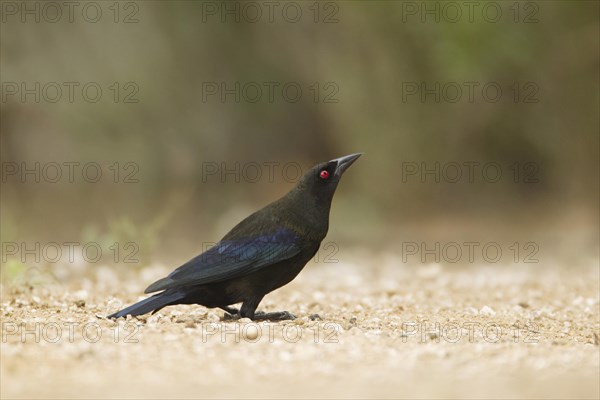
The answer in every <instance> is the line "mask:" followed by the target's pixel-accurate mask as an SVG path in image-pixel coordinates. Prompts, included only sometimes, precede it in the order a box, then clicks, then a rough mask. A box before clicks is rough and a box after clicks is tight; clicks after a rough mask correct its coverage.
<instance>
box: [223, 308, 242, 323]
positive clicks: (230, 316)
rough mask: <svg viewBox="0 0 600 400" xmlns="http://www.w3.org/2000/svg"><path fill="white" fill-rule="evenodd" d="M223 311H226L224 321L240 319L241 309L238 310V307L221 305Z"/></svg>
mask: <svg viewBox="0 0 600 400" xmlns="http://www.w3.org/2000/svg"><path fill="white" fill-rule="evenodd" d="M220 308H221V309H222V310H223V311H225V314H223V321H231V320H236V319H240V318H241V317H240V310H238V309H237V308H233V307H220Z"/></svg>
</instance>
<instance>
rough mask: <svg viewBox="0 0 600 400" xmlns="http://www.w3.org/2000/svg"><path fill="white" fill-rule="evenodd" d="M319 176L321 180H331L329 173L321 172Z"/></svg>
mask: <svg viewBox="0 0 600 400" xmlns="http://www.w3.org/2000/svg"><path fill="white" fill-rule="evenodd" d="M319 176H320V177H321V179H327V178H329V172H327V171H325V170H323V171H321V173H320V174H319Z"/></svg>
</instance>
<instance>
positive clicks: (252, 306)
mask: <svg viewBox="0 0 600 400" xmlns="http://www.w3.org/2000/svg"><path fill="white" fill-rule="evenodd" d="M261 300H262V296H260V297H254V298H250V299H246V300H245V301H244V302H243V303H242V308H241V309H240V317H242V318H250V319H254V314H255V313H256V307H258V303H260V301H261Z"/></svg>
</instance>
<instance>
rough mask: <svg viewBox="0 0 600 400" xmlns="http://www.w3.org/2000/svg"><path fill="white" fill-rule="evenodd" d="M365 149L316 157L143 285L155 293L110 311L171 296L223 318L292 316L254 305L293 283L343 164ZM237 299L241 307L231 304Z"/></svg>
mask: <svg viewBox="0 0 600 400" xmlns="http://www.w3.org/2000/svg"><path fill="white" fill-rule="evenodd" d="M362 154H363V153H354V154H350V155H347V156H344V157H339V158H336V159H333V160H330V161H327V162H323V163H319V164H317V165H316V166H314V167H313V168H311V169H310V170H308V171H307V172H306V173H305V174H304V175H303V176H302V177H301V178H300V180H299V181H298V183H297V184H296V186H295V187H293V188H292V189H291V190H290V191H289V192H288V193H287V194H285V195H284V196H283V197H281V198H279V199H278V200H275V201H274V202H272V203H270V204H268V205H267V206H265V207H263V208H262V209H260V210H258V211H256V212H254V213H253V214H251V215H249V216H248V217H246V218H245V219H243V220H242V221H241V222H240V223H238V224H237V225H236V226H235V227H233V229H231V231H229V232H228V233H227V234H226V235H225V236H224V237H223V238H222V239H221V240H220V241H219V242H218V243H216V244H215V245H214V246H213V247H211V248H209V249H208V250H206V251H205V252H204V253H202V254H200V255H198V256H196V257H194V258H192V259H191V260H189V261H188V262H186V263H185V264H183V265H181V266H180V267H179V268H176V269H175V270H174V271H173V272H171V273H170V274H169V275H168V276H167V277H165V278H162V279H160V280H158V281H156V282H154V283H153V284H151V285H150V286H148V288H147V289H146V290H145V292H144V293H148V294H149V293H155V292H159V293H157V294H154V295H153V296H151V297H148V298H146V299H144V300H141V301H140V302H138V303H135V304H133V305H131V306H129V307H127V308H124V309H123V310H121V311H118V312H116V313H113V314H111V315H109V316H108V317H107V318H110V319H114V318H120V317H125V316H127V315H131V316H138V315H143V314H147V313H149V312H151V311H152V312H153V313H155V312H157V311H158V310H160V309H162V308H163V307H166V306H170V305H176V304H198V305H202V306H205V307H208V308H220V309H222V310H223V311H225V312H226V313H227V314H225V315H224V317H226V318H249V319H251V320H253V321H260V320H271V321H283V320H291V319H295V318H296V316H295V315H294V314H292V313H290V312H289V311H277V312H269V313H266V312H260V311H256V309H257V308H258V305H259V303H260V302H261V301H262V299H263V297H264V296H265V295H266V294H268V293H270V292H272V291H274V290H275V289H278V288H280V287H282V286H284V285H286V284H288V283H290V282H291V281H292V280H293V279H294V278H295V277H296V276H297V275H298V274H299V273H300V271H301V270H302V269H303V268H304V266H305V265H306V263H307V262H308V261H310V260H311V259H312V258H313V256H314V255H315V254H316V252H317V250H318V249H319V246H320V245H321V242H322V241H323V239H324V238H325V236H326V235H327V232H328V230H329V214H330V209H331V202H332V200H333V195H334V194H335V191H336V189H337V187H338V184H339V182H340V179H341V177H342V175H343V174H344V172H345V171H346V170H347V169H348V168H349V167H350V165H352V164H353V163H354V162H355V161H356V160H357V159H358V158H359V157H360V156H361V155H362ZM238 303H241V307H240V308H239V309H238V308H234V307H233V305H236V304H238Z"/></svg>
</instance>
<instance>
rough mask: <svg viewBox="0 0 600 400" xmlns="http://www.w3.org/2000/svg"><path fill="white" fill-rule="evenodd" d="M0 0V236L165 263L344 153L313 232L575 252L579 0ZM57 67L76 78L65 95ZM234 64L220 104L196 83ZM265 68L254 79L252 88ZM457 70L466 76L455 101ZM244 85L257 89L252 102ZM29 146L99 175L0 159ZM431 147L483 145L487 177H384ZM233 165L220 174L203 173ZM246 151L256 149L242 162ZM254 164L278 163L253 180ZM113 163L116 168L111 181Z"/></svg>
mask: <svg viewBox="0 0 600 400" xmlns="http://www.w3.org/2000/svg"><path fill="white" fill-rule="evenodd" d="M3 3H4V4H3V15H2V18H3V20H2V25H1V41H0V44H1V75H2V76H1V80H2V84H3V86H2V91H3V93H2V95H3V98H2V103H1V113H0V117H1V127H0V135H1V138H0V140H1V153H0V154H1V159H2V163H3V172H4V173H5V175H3V180H2V192H1V201H2V207H1V235H2V241H3V242H7V241H14V242H28V243H29V242H34V241H45V242H48V241H54V242H58V243H62V242H68V241H91V240H96V241H104V242H106V243H111V242H113V241H119V242H121V243H124V242H127V241H134V242H136V243H138V244H139V247H140V254H141V255H142V256H143V257H142V258H141V261H140V263H141V265H144V264H145V263H148V262H151V261H153V260H164V261H168V262H171V263H177V262H179V261H185V260H187V259H188V258H190V257H191V256H193V255H194V254H195V253H196V252H197V251H198V250H199V249H200V243H203V242H210V241H217V240H218V239H219V238H220V237H221V235H222V234H224V233H225V232H226V231H227V230H228V229H229V228H231V227H232V226H233V225H234V224H235V223H236V222H237V221H239V220H240V219H241V218H242V217H244V216H246V215H247V214H248V213H250V212H251V211H253V210H256V209H258V208H260V207H262V206H263V205H265V204H267V203H268V202H270V201H272V200H274V199H276V198H278V197H279V196H281V195H283V194H284V193H285V192H286V191H287V190H289V189H290V188H291V187H292V186H293V182H289V181H290V179H285V178H286V176H285V175H284V173H283V167H284V166H286V165H294V166H295V165H300V166H301V167H302V168H303V170H306V169H308V168H310V167H311V166H312V165H314V164H316V163H317V162H321V161H326V160H329V159H332V158H335V157H339V156H342V155H345V154H349V153H353V152H358V151H361V152H364V153H365V155H364V156H363V157H362V158H361V159H360V160H359V161H358V162H357V163H356V164H355V165H354V166H353V167H352V168H351V169H350V170H349V171H348V173H347V174H346V175H345V177H344V179H343V181H342V183H341V185H340V187H339V189H338V193H337V195H336V198H335V200H334V205H333V209H332V215H331V230H330V236H329V238H328V239H330V240H333V241H337V242H340V243H343V246H346V247H342V249H344V248H349V247H352V248H356V247H359V248H364V249H367V250H368V251H379V250H381V249H392V250H394V249H397V247H398V243H400V242H402V241H421V240H455V241H460V240H486V239H489V240H505V243H508V242H510V241H516V240H521V241H536V242H540V243H541V242H543V243H544V244H545V246H542V247H541V252H542V254H550V255H552V254H553V252H554V251H556V252H559V253H560V254H561V256H564V257H565V259H568V260H576V259H578V258H579V257H584V256H585V257H590V256H591V257H594V258H597V254H598V200H599V198H598V168H599V140H598V138H599V134H598V133H599V68H600V65H599V54H598V47H599V36H600V35H599V4H598V2H595V1H549V2H492V3H493V5H492V6H493V7H495V8H494V9H492V11H494V10H495V9H496V8H498V7H499V8H500V10H501V17H500V18H498V19H497V21H491V20H489V19H490V18H487V19H486V17H485V16H484V15H483V14H482V10H483V9H484V8H485V7H486V5H487V4H488V2H477V4H478V5H477V7H476V8H475V10H474V14H473V18H472V19H471V20H470V18H469V17H468V15H467V12H468V10H467V9H466V8H464V6H460V4H462V3H460V2H459V3H456V4H459V7H460V8H461V12H462V16H461V17H460V18H458V19H456V18H454V16H455V14H454V12H455V10H453V9H451V8H444V6H445V5H446V4H447V3H443V2H426V3H425V2H378V1H370V2H367V1H340V2H322V3H317V4H316V5H315V3H314V2H302V1H300V2H295V3H293V4H295V5H294V6H289V7H294V8H293V9H287V12H288V14H285V17H287V19H286V18H285V17H284V12H283V11H282V10H283V8H284V7H285V6H286V5H287V4H289V3H286V2H277V4H278V6H277V7H276V8H275V9H274V10H273V15H272V18H270V16H269V14H268V8H267V5H265V3H262V2H258V3H253V4H258V8H259V9H261V12H262V16H261V17H259V18H258V20H256V21H255V22H252V20H255V19H256V18H257V17H256V14H255V11H256V10H255V9H252V8H250V9H248V8H246V7H247V4H246V3H243V2H242V3H235V2H230V3H227V4H225V3H222V2H192V1H173V2H166V1H148V2H122V3H117V4H118V7H117V10H115V9H114V7H115V6H114V5H113V2H98V3H96V4H98V5H100V8H101V11H102V18H100V20H99V21H98V22H95V23H92V22H89V21H86V20H85V18H83V17H82V13H81V10H82V8H83V6H84V5H85V4H86V2H81V6H79V8H78V9H76V10H75V13H74V18H73V19H74V20H73V22H70V21H68V18H67V16H66V15H64V14H63V16H62V18H61V19H60V20H58V21H57V22H48V21H45V19H53V18H54V11H53V10H52V9H46V10H45V11H44V9H43V8H42V9H40V13H42V14H40V22H39V23H38V22H35V19H34V17H32V16H30V15H29V16H27V15H25V22H23V21H22V15H21V14H19V13H18V12H19V11H17V14H13V11H14V10H13V9H11V8H9V9H6V8H4V7H5V6H6V2H3ZM32 3H37V2H31V3H30V4H32ZM16 4H17V5H18V4H21V3H20V2H19V3H16ZM40 4H41V3H38V6H39V7H43V5H40ZM111 6H112V7H113V8H112V9H111V8H110V7H111ZM31 7H35V6H31ZM214 7H216V11H215V8H214ZM224 7H230V8H229V9H230V10H233V11H232V13H233V14H227V13H225V14H221V13H222V12H223V8H224ZM236 7H237V8H236ZM251 7H254V6H251ZM423 7H431V9H433V10H434V11H433V13H434V14H427V13H426V12H425V9H424V8H423ZM435 7H438V8H437V10H438V11H435V10H436V8H435ZM490 7H491V6H490ZM297 8H299V9H300V10H301V12H302V15H301V17H300V18H299V20H298V22H291V21H289V19H295V18H294V12H295V10H296V9H297ZM415 10H416V11H415ZM88 11H89V10H88ZM116 11H118V13H117V12H116ZM488 11H489V10H488ZM492 11H489V15H493V14H494V13H493V12H492ZM44 12H46V14H43V13H44ZM63 12H66V11H65V9H63ZM90 12H91V11H90ZM436 13H437V16H436ZM489 15H488V17H489ZM438 17H439V22H438V21H436V18H438ZM236 18H239V21H236ZM115 20H116V21H117V22H115ZM453 20H455V22H453ZM315 21H316V22H315ZM126 22H128V23H126ZM23 82H25V84H26V85H27V86H26V87H28V88H35V82H40V85H41V86H40V87H41V88H42V89H43V87H44V86H45V85H47V84H48V83H52V82H55V83H57V84H58V85H60V86H62V88H63V94H62V97H61V98H60V99H59V100H58V101H56V102H52V101H48V99H50V100H52V99H53V97H52V96H53V92H52V89H53V86H52V85H50V86H47V87H46V89H47V92H46V93H44V92H43V90H42V89H40V91H39V92H40V93H41V95H40V97H41V98H40V101H39V102H36V101H35V95H31V94H30V95H26V96H25V98H24V99H23V98H22V97H21V94H22V93H21V92H18V93H16V94H13V93H12V91H13V90H14V88H15V84H16V85H17V87H18V89H19V90H21V86H20V85H21V84H22V83H23ZM64 82H76V83H77V84H78V85H79V86H77V87H76V88H75V90H74V99H73V101H72V102H71V101H70V100H69V98H68V95H67V90H66V86H64ZM90 82H93V83H95V85H96V86H100V87H101V88H102V91H103V92H102V97H101V98H100V99H99V101H97V102H91V101H88V100H86V99H84V98H83V97H82V92H81V88H82V87H83V86H84V85H85V84H86V83H90ZM115 82H116V83H117V86H114V85H115ZM236 82H239V83H240V85H241V86H240V87H241V88H244V87H245V88H246V89H247V90H248V91H247V92H243V90H242V89H240V91H239V92H238V95H239V96H240V100H239V102H237V101H236V100H235V95H232V94H230V95H225V101H222V97H221V95H222V92H221V91H218V92H217V94H214V95H213V94H211V93H212V92H210V90H211V89H214V87H213V86H211V85H214V84H215V83H216V85H217V86H219V85H220V84H221V83H224V84H225V85H226V88H230V89H231V88H235V84H236ZM265 82H276V84H275V85H276V86H275V89H274V97H273V101H270V100H269V98H268V96H267V94H268V93H267V90H266V89H265V88H266V86H265ZM436 82H438V83H439V84H440V88H446V89H447V90H448V91H447V92H444V91H443V90H441V89H440V91H438V94H439V95H440V99H439V101H436V98H435V95H431V94H430V95H427V94H425V97H424V98H422V97H421V95H422V93H421V92H418V93H417V94H410V93H411V92H410V90H412V89H414V85H417V86H418V87H420V88H421V87H423V86H420V85H425V86H424V87H425V88H429V89H431V88H435V87H436V86H435V85H436ZM465 82H476V83H477V85H478V86H475V89H474V98H473V101H470V99H469V98H468V96H467V91H466V88H467V86H465ZM290 83H291V86H293V87H300V88H301V89H302V95H301V96H300V97H299V99H298V101H295V102H292V101H289V99H288V98H286V97H285V95H284V94H282V90H281V89H282V87H283V86H284V85H286V84H290ZM489 83H492V84H493V85H494V86H499V87H501V88H502V95H501V96H500V97H499V99H498V101H496V102H492V101H489V99H486V97H485V96H484V94H482V87H483V86H484V85H486V84H489ZM248 84H250V85H248ZM277 85H278V86H277ZM315 85H316V86H315ZM444 85H445V86H444ZM256 86H258V87H262V88H263V89H264V92H263V93H262V97H261V98H260V99H258V100H257V101H252V100H253V99H254V98H255V96H254V92H252V90H254V89H255V88H256ZM456 86H459V87H461V88H462V89H463V93H462V96H461V97H460V98H458V100H457V101H454V100H455V96H454V92H452V90H453V88H454V89H455V88H456ZM111 88H112V89H111ZM116 88H118V90H119V91H118V93H117V91H116ZM317 88H318V90H317ZM219 90H220V89H219ZM290 93H291V92H290ZM288 94H289V93H288ZM115 95H116V96H117V97H116V100H117V101H115ZM132 100H133V101H134V102H128V101H132ZM315 100H316V101H315ZM330 100H334V101H330ZM36 162H39V163H40V168H43V166H44V165H47V163H53V162H54V163H58V164H63V163H65V162H80V163H81V165H83V164H85V163H90V162H95V163H98V164H99V165H100V166H101V168H102V173H103V176H102V179H100V180H99V181H98V182H96V183H89V182H86V181H85V180H83V179H82V178H81V169H80V168H76V169H75V179H74V182H73V183H71V182H68V179H67V177H66V174H67V171H68V170H67V168H66V167H65V168H64V169H63V171H62V172H63V178H62V179H61V180H60V181H59V182H57V183H51V182H48V181H47V180H44V179H43V177H42V179H41V182H39V183H37V182H35V181H33V179H32V177H31V176H26V178H25V179H21V176H20V175H19V173H17V174H16V175H6V172H7V170H6V168H9V166H10V165H15V164H13V163H16V165H18V166H19V167H21V166H22V163H26V165H27V166H28V167H30V168H31V167H32V166H34V165H35V163H36ZM436 162H437V163H439V164H440V168H442V167H443V166H448V165H454V164H451V163H457V164H459V165H464V163H469V162H471V163H472V162H475V163H480V165H484V164H486V163H496V164H495V165H499V166H501V169H502V178H501V179H500V180H499V181H498V182H489V181H488V180H486V179H483V178H482V177H481V169H475V176H474V180H473V182H469V180H468V179H467V177H466V176H465V174H466V171H467V170H466V169H463V170H462V173H463V176H462V179H460V180H459V181H458V182H451V181H450V180H449V179H444V176H443V175H442V177H441V179H440V182H435V179H434V178H433V177H432V176H426V177H425V178H426V179H424V180H423V179H421V178H420V176H419V173H417V174H416V175H406V168H407V167H408V166H414V165H417V166H419V168H420V167H421V166H422V165H423V164H422V163H425V165H427V166H428V167H429V168H431V167H432V166H434V165H435V163H436ZM115 163H118V164H116V165H117V166H116V167H115ZM127 163H133V164H127ZM236 163H238V164H237V165H239V171H240V172H239V174H238V176H237V178H236V176H235V174H227V175H225V176H224V177H221V175H220V172H221V171H219V172H217V173H216V174H213V175H207V174H206V172H207V170H206V168H208V167H210V168H212V167H214V166H215V165H217V166H218V167H219V168H221V167H222V166H223V165H224V166H226V168H229V169H234V168H235V166H236ZM250 163H257V164H258V165H260V166H262V170H261V172H262V176H261V177H260V178H259V179H254V177H255V173H254V170H251V167H248V166H249V165H255V164H250ZM264 163H278V164H272V165H274V167H273V171H274V175H273V179H268V167H266V166H265V164H264ZM290 163H293V164H290ZM515 163H516V164H515ZM244 167H248V168H247V169H246V170H245V172H244ZM111 168H113V169H111ZM252 168H253V167H252ZM515 168H516V169H517V171H519V175H517V176H516V178H515V175H514V173H515ZM530 168H533V169H530ZM115 169H117V170H118V171H119V176H118V178H117V179H116V180H117V181H118V182H117V183H115V182H114V175H113V174H114V172H115ZM290 171H292V172H291V173H290V174H291V175H292V177H293V176H294V173H293V171H294V170H293V169H292V170H290ZM403 171H404V173H403ZM129 173H132V174H133V175H131V177H132V178H134V180H135V181H134V182H130V183H125V182H123V180H124V179H125V177H126V176H128V174H129ZM452 176H453V174H452ZM524 176H525V177H526V176H533V177H534V178H535V179H534V180H533V181H527V180H525V179H524ZM287 177H288V178H289V176H287ZM236 180H237V181H236ZM340 257H341V258H344V255H343V251H341V250H340ZM547 259H548V258H546V260H547Z"/></svg>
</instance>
